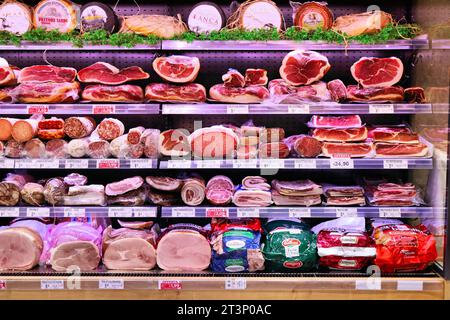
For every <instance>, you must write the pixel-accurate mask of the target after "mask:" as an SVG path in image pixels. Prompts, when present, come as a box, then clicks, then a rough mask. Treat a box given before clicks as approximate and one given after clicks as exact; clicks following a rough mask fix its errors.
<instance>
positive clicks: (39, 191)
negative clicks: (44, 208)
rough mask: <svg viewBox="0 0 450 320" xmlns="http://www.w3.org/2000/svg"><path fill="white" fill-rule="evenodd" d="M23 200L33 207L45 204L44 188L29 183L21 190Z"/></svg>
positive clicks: (37, 184)
mask: <svg viewBox="0 0 450 320" xmlns="http://www.w3.org/2000/svg"><path fill="white" fill-rule="evenodd" d="M20 195H21V197H22V200H23V201H24V202H26V203H27V204H30V205H32V206H41V205H43V204H45V197H44V186H42V185H41V184H39V183H34V182H28V183H27V184H25V185H24V186H23V188H22V190H20Z"/></svg>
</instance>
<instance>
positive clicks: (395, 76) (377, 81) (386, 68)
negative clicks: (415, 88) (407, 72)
mask: <svg viewBox="0 0 450 320" xmlns="http://www.w3.org/2000/svg"><path fill="white" fill-rule="evenodd" d="M350 70H351V73H352V76H353V78H354V79H355V80H356V81H357V82H358V83H359V84H360V85H362V86H363V87H365V88H372V87H390V86H393V85H394V84H396V83H397V82H399V81H400V79H401V78H402V75H403V63H402V61H401V60H400V59H399V58H396V57H391V58H367V57H363V58H361V59H359V60H358V61H356V62H355V63H354V64H353V65H352V67H351V68H350Z"/></svg>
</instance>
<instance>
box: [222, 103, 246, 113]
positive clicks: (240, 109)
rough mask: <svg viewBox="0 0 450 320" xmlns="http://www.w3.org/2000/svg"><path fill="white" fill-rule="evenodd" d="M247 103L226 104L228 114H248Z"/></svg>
mask: <svg viewBox="0 0 450 320" xmlns="http://www.w3.org/2000/svg"><path fill="white" fill-rule="evenodd" d="M248 109H249V108H248V105H245V104H236V105H230V106H227V113H228V114H248Z"/></svg>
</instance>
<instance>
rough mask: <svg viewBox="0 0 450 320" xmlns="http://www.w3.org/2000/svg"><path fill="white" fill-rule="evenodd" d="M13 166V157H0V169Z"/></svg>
mask: <svg viewBox="0 0 450 320" xmlns="http://www.w3.org/2000/svg"><path fill="white" fill-rule="evenodd" d="M12 168H14V159H0V169H12Z"/></svg>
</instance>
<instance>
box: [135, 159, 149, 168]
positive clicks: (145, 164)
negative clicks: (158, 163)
mask: <svg viewBox="0 0 450 320" xmlns="http://www.w3.org/2000/svg"><path fill="white" fill-rule="evenodd" d="M130 168H131V169H151V168H153V161H152V159H131V160H130Z"/></svg>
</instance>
